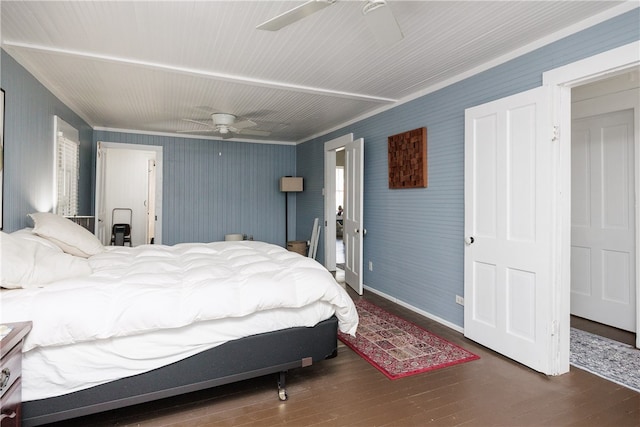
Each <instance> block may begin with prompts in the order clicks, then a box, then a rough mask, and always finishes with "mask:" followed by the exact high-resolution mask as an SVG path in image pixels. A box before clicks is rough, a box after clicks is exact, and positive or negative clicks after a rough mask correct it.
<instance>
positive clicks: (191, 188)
mask: <svg viewBox="0 0 640 427" xmlns="http://www.w3.org/2000/svg"><path fill="white" fill-rule="evenodd" d="M97 141H105V142H120V143H127V144H144V145H155V146H161V147H163V148H162V156H163V167H162V168H163V196H162V197H163V204H162V209H163V222H162V230H163V231H162V234H163V237H162V243H164V244H170V245H171V244H175V243H180V242H208V241H214V240H223V239H224V235H225V234H229V233H243V234H247V235H252V236H253V237H254V239H256V240H260V241H263V242H270V243H275V244H278V245H281V246H284V243H285V199H284V197H285V195H284V193H280V191H279V186H278V180H279V179H280V177H281V176H286V175H294V174H295V168H296V164H295V161H296V154H295V147H294V146H290V145H275V144H250V143H244V142H236V141H224V140H204V139H189V138H179V137H168V136H155V135H141V134H133V133H120V132H107V131H96V132H95V133H94V142H97ZM295 202H296V195H295V194H291V195H290V196H289V212H290V213H291V221H290V223H289V226H290V228H289V230H290V234H289V240H292V239H293V238H294V237H295V236H294V235H293V234H294V231H295V215H294V213H295V207H296V204H295Z"/></svg>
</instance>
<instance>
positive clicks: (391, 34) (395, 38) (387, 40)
mask: <svg viewBox="0 0 640 427" xmlns="http://www.w3.org/2000/svg"><path fill="white" fill-rule="evenodd" d="M362 15H363V16H364V21H365V23H366V24H367V27H369V31H371V32H372V33H373V35H374V36H375V38H376V41H377V42H378V45H380V46H381V47H389V46H391V45H392V44H394V43H396V42H399V41H400V40H402V39H403V38H404V35H403V34H402V30H401V29H400V26H399V25H398V21H396V18H395V17H394V16H393V12H392V11H391V8H390V7H389V5H388V4H387V2H386V1H385V0H368V1H367V3H366V4H365V5H364V7H363V8H362Z"/></svg>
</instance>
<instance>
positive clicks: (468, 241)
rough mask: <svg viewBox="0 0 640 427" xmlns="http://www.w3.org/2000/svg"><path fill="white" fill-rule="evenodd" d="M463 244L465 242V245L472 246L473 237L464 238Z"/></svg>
mask: <svg viewBox="0 0 640 427" xmlns="http://www.w3.org/2000/svg"><path fill="white" fill-rule="evenodd" d="M464 242H465V243H466V244H467V245H472V244H473V242H475V239H474V238H473V236H469V237H465V239H464Z"/></svg>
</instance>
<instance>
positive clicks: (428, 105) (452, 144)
mask: <svg viewBox="0 0 640 427" xmlns="http://www.w3.org/2000/svg"><path fill="white" fill-rule="evenodd" d="M638 39H640V9H635V10H633V11H631V12H628V13H626V14H624V15H621V16H618V17H616V18H613V19H611V20H609V21H607V22H604V23H602V24H599V25H596V26H594V27H591V28H589V29H587V30H584V31H582V32H580V33H577V34H574V35H572V36H570V37H567V38H565V39H562V40H560V41H557V42H555V43H552V44H550V45H548V46H545V47H543V48H540V49H537V50H536V51H533V52H531V53H529V54H526V55H523V56H521V57H519V58H516V59H514V60H511V61H509V62H507V63H505V64H502V65H500V66H497V67H495V68H492V69H490V70H488V71H485V72H483V73H480V74H477V75H475V76H473V77H470V78H468V79H466V80H463V81H461V82H458V83H455V84H452V85H450V86H448V87H446V88H443V89H441V90H439V91H437V92H434V93H431V94H428V95H425V96H423V97H421V98H418V99H416V100H413V101H411V102H408V103H406V104H404V105H401V106H399V107H396V108H394V109H391V110H388V111H386V112H383V113H380V114H378V115H376V116H374V117H371V118H368V119H366V120H362V121H360V122H358V123H355V124H353V125H350V126H347V127H345V128H343V129H340V130H338V131H335V132H332V133H330V134H328V135H325V136H322V137H320V138H315V139H313V140H310V141H307V142H305V143H304V144H301V145H299V146H298V153H297V158H298V160H297V164H298V173H299V174H301V175H305V177H308V178H311V179H312V180H313V181H312V182H309V181H310V180H309V179H307V181H306V182H307V186H308V188H312V189H314V191H306V189H305V192H304V193H301V194H300V195H299V197H298V211H297V216H298V221H297V223H298V232H299V233H304V231H305V227H306V226H307V224H310V223H311V221H312V220H313V218H314V217H319V218H324V215H323V197H322V194H321V192H320V191H318V189H321V188H322V187H323V185H324V183H323V181H324V175H323V172H322V169H323V168H324V157H323V145H324V142H325V141H329V140H331V139H334V138H336V137H338V136H341V135H344V134H346V133H351V132H353V134H354V138H364V141H365V154H364V158H365V159H364V226H365V227H366V229H367V236H366V238H365V239H364V265H365V271H364V283H365V285H366V286H368V287H370V288H372V289H375V290H377V291H380V292H383V293H385V294H387V295H389V296H391V297H394V298H397V299H398V300H400V301H404V302H406V303H408V304H410V305H412V306H414V307H416V308H418V309H420V310H423V311H425V312H428V313H431V314H432V315H435V316H438V317H440V318H442V319H445V320H446V321H449V322H451V323H453V324H455V325H459V326H462V325H463V318H464V313H463V307H461V306H460V305H457V304H456V303H455V295H456V294H457V295H464V293H463V292H464V281H463V272H464V268H463V267H464V266H463V255H464V254H463V232H464V110H465V109H466V108H469V107H471V106H475V105H478V104H482V103H485V102H489V101H492V100H495V99H499V98H502V97H505V96H508V95H511V94H515V93H518V92H522V91H524V90H527V89H531V88H534V87H537V86H540V85H541V84H542V73H543V72H544V71H547V70H550V69H553V68H556V67H559V66H562V65H565V64H567V63H570V62H574V61H576V60H579V59H582V58H585V57H588V56H592V55H594V54H597V53H600V52H603V51H605V50H609V49H612V48H615V47H618V46H621V45H624V44H627V43H630V42H633V41H636V40H638ZM423 126H426V127H427V141H428V142H427V146H428V148H427V150H428V173H429V187H428V188H425V189H410V190H389V188H388V175H387V173H388V169H387V137H388V136H389V135H395V134H398V133H401V132H404V131H407V130H411V129H415V128H419V127H423ZM322 243H323V242H322V241H321V245H320V246H319V249H318V255H319V256H318V259H319V260H321V261H323V259H324V245H323V244H322ZM368 261H372V262H373V265H374V269H373V271H371V272H370V271H368V269H367V268H366V266H367V263H368Z"/></svg>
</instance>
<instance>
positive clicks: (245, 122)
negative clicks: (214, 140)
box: [233, 119, 256, 129]
mask: <svg viewBox="0 0 640 427" xmlns="http://www.w3.org/2000/svg"><path fill="white" fill-rule="evenodd" d="M255 125H256V123H255V122H252V121H251V120H249V119H244V120H242V121H239V122H233V127H234V128H236V129H245V128H250V127H253V126H255Z"/></svg>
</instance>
